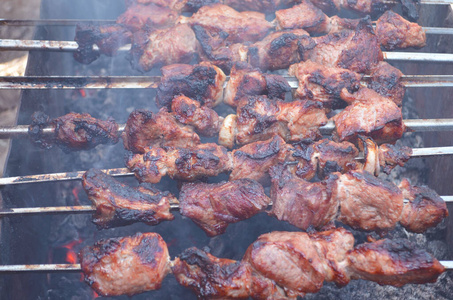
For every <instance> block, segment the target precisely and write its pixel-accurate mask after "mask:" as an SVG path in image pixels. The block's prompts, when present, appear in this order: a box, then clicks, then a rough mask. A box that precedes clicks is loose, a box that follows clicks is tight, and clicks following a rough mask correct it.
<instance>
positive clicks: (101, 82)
mask: <svg viewBox="0 0 453 300" xmlns="http://www.w3.org/2000/svg"><path fill="white" fill-rule="evenodd" d="M284 77H285V79H286V80H287V82H288V84H289V85H290V86H291V88H297V87H298V86H299V81H298V80H297V78H296V77H294V76H284ZM160 80H161V77H160V76H0V89H82V88H83V89H140V88H157V86H158V84H159V82H160ZM227 80H229V76H227ZM363 80H364V81H369V80H370V76H364V77H363ZM401 82H402V83H403V85H404V86H405V87H453V75H403V76H402V77H401Z"/></svg>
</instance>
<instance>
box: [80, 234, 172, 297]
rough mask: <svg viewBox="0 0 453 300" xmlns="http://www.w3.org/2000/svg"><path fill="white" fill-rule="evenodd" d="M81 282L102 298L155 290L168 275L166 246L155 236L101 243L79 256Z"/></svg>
mask: <svg viewBox="0 0 453 300" xmlns="http://www.w3.org/2000/svg"><path fill="white" fill-rule="evenodd" d="M79 259H80V264H81V267H82V271H83V273H84V278H85V282H86V283H88V284H89V285H90V286H91V287H92V288H93V289H94V290H95V291H96V292H97V293H98V294H100V295H102V296H118V295H129V296H132V295H135V294H139V293H143V292H146V291H151V290H157V289H159V288H160V287H161V284H162V280H163V279H164V277H165V276H166V275H167V274H168V273H169V272H170V256H169V254H168V249H167V245H166V244H165V241H164V240H163V239H162V237H161V236H160V235H158V234H157V233H144V234H142V233H138V234H136V235H134V236H131V237H124V238H112V239H108V240H101V241H99V242H97V243H96V244H94V246H88V247H85V248H83V249H82V251H81V252H80V255H79Z"/></svg>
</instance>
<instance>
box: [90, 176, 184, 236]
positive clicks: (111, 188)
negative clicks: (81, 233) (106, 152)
mask: <svg viewBox="0 0 453 300" xmlns="http://www.w3.org/2000/svg"><path fill="white" fill-rule="evenodd" d="M82 184H83V188H84V190H85V192H86V193H87V195H88V199H90V201H91V202H92V203H93V205H94V206H95V207H96V213H95V214H94V215H93V223H94V224H96V225H97V226H98V228H111V227H115V226H123V225H128V224H132V223H135V222H144V223H146V224H148V225H156V224H159V223H160V222H161V221H165V220H173V219H174V216H173V215H172V214H171V213H170V202H173V203H175V202H177V200H176V198H175V197H174V196H173V195H172V194H170V193H169V192H161V191H159V190H158V189H156V188H154V187H152V186H150V185H146V186H145V185H144V186H140V187H137V188H133V187H130V186H128V185H125V184H123V183H121V182H119V181H117V180H116V179H114V178H113V177H111V176H109V175H107V174H105V173H104V172H102V171H101V170H99V169H90V170H88V171H87V172H86V173H85V174H84V175H83V180H82Z"/></svg>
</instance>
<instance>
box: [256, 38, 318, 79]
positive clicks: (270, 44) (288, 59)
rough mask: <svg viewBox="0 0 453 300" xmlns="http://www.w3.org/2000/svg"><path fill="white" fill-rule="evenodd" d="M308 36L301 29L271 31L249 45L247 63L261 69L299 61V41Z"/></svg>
mask: <svg viewBox="0 0 453 300" xmlns="http://www.w3.org/2000/svg"><path fill="white" fill-rule="evenodd" d="M308 37H309V34H308V33H307V32H306V31H305V30H303V29H293V30H284V31H276V32H272V33H271V34H269V35H268V36H266V37H265V38H264V39H263V40H261V41H259V42H256V43H255V44H253V45H250V46H249V48H248V55H247V60H248V62H249V64H251V65H252V66H254V67H258V68H260V69H261V70H263V71H267V70H279V69H286V68H288V67H289V66H290V65H291V64H294V63H297V62H299V61H301V57H300V55H299V52H298V45H299V41H300V40H301V39H304V38H308Z"/></svg>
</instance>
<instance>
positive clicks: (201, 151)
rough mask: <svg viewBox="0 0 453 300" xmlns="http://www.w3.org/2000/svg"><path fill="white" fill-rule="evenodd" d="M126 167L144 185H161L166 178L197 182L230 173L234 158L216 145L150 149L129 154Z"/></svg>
mask: <svg viewBox="0 0 453 300" xmlns="http://www.w3.org/2000/svg"><path fill="white" fill-rule="evenodd" d="M126 160H127V161H126V165H127V167H128V168H129V170H131V171H132V172H134V173H135V176H136V177H137V179H138V180H139V181H141V182H149V183H158V182H159V181H160V180H161V178H162V177H163V176H165V175H168V176H170V178H172V179H177V180H184V181H194V180H197V179H201V178H206V177H210V176H217V175H219V174H221V173H224V172H228V171H230V170H231V168H232V159H231V156H230V154H229V153H228V152H227V150H226V149H225V148H224V147H222V146H219V145H217V144H213V143H209V144H200V145H197V146H195V147H188V148H171V147H169V148H166V150H164V149H162V148H151V149H149V151H147V152H146V153H145V154H132V153H131V154H129V155H128V157H127V158H126Z"/></svg>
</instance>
